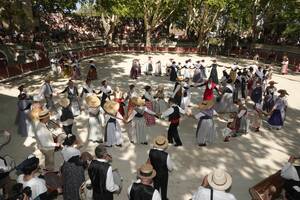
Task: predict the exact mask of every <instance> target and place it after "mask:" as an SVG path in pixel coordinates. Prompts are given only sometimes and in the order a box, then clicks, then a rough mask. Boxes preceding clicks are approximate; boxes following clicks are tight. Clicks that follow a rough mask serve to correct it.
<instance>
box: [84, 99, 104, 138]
mask: <svg viewBox="0 0 300 200" xmlns="http://www.w3.org/2000/svg"><path fill="white" fill-rule="evenodd" d="M86 103H87V105H88V113H89V119H88V123H89V125H88V141H91V142H98V143H100V142H102V141H103V139H102V138H103V134H102V127H104V118H103V114H104V111H103V109H102V108H101V107H100V99H99V98H98V97H97V96H96V95H90V96H87V97H86Z"/></svg>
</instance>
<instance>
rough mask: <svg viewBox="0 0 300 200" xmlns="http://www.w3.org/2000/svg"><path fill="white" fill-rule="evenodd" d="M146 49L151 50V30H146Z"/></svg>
mask: <svg viewBox="0 0 300 200" xmlns="http://www.w3.org/2000/svg"><path fill="white" fill-rule="evenodd" d="M146 48H151V30H150V29H147V30H146Z"/></svg>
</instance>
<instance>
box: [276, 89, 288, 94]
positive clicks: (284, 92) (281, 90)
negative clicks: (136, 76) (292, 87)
mask: <svg viewBox="0 0 300 200" xmlns="http://www.w3.org/2000/svg"><path fill="white" fill-rule="evenodd" d="M278 93H280V94H284V95H289V93H287V91H286V90H284V89H280V90H278Z"/></svg>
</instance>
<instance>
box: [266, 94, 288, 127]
mask: <svg viewBox="0 0 300 200" xmlns="http://www.w3.org/2000/svg"><path fill="white" fill-rule="evenodd" d="M287 106H288V104H287V100H286V98H285V97H278V98H277V99H276V101H275V104H274V107H273V110H274V111H273V112H272V115H271V116H270V118H269V119H268V123H269V126H270V127H271V128H277V129H280V128H282V127H283V124H284V120H285V114H286V113H285V110H286V108H287Z"/></svg>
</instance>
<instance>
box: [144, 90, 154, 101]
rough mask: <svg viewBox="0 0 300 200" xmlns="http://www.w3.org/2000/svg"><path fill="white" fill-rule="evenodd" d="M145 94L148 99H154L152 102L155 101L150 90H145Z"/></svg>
mask: <svg viewBox="0 0 300 200" xmlns="http://www.w3.org/2000/svg"><path fill="white" fill-rule="evenodd" d="M144 96H145V98H146V99H147V100H149V101H152V102H153V101H154V98H153V97H152V95H151V94H149V92H145V94H144Z"/></svg>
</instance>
